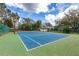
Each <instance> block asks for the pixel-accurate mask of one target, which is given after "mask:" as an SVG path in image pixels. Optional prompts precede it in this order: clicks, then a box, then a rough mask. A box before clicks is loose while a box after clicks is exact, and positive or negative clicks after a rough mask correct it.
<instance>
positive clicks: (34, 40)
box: [23, 34, 41, 45]
mask: <svg viewBox="0 0 79 59" xmlns="http://www.w3.org/2000/svg"><path fill="white" fill-rule="evenodd" d="M23 36H24V37H26V38H28V39H30V40H32V41H33V42H35V43H37V44H38V45H41V44H40V43H39V42H37V41H35V40H33V39H32V38H31V37H29V36H26V35H24V34H23Z"/></svg>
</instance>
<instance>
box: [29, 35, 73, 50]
mask: <svg viewBox="0 0 79 59" xmlns="http://www.w3.org/2000/svg"><path fill="white" fill-rule="evenodd" d="M70 37H72V36H68V37H66V38H60V39H58V40H55V41H53V42H49V43H46V44H42V45H41V46H38V47H35V48H32V49H29V51H31V50H33V49H36V48H40V47H43V46H46V45H48V44H52V43H55V42H57V41H60V40H63V39H67V38H70Z"/></svg>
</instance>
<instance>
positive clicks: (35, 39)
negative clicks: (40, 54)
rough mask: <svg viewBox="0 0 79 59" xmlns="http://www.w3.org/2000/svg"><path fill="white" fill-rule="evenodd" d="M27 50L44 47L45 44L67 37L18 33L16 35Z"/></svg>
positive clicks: (41, 33)
mask: <svg viewBox="0 0 79 59" xmlns="http://www.w3.org/2000/svg"><path fill="white" fill-rule="evenodd" d="M17 34H18V35H19V37H20V40H21V41H22V43H23V45H24V46H25V48H26V49H27V50H31V49H34V48H37V47H41V46H44V45H46V44H49V43H52V42H55V41H56V40H59V39H61V38H65V37H67V36H68V35H65V34H54V33H49V32H38V31H34V32H18V33H17Z"/></svg>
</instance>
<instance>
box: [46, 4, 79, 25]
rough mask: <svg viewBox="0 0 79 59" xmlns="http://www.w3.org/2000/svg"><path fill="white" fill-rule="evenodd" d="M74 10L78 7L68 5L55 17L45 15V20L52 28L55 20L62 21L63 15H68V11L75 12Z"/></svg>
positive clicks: (78, 7)
mask: <svg viewBox="0 0 79 59" xmlns="http://www.w3.org/2000/svg"><path fill="white" fill-rule="evenodd" d="M76 9H79V6H78V5H70V6H69V7H68V8H67V9H65V11H61V12H59V13H58V14H57V15H53V14H48V15H45V19H46V20H47V21H48V22H50V24H52V25H53V26H54V25H55V20H58V19H62V18H63V17H64V16H65V13H66V14H68V12H69V10H76Z"/></svg>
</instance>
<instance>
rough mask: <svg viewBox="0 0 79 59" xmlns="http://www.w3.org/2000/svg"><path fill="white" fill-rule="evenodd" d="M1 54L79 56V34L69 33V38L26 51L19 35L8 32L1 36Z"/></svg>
mask: <svg viewBox="0 0 79 59" xmlns="http://www.w3.org/2000/svg"><path fill="white" fill-rule="evenodd" d="M0 55H13V56H21V55H23V56H61V55H62V56H79V35H78V34H69V37H68V38H65V39H62V40H58V41H57V42H55V43H51V44H48V45H45V46H43V47H40V48H37V49H33V50H31V51H26V49H25V48H24V46H23V44H22V43H21V41H20V40H19V38H18V36H17V35H16V34H15V35H14V34H13V33H8V34H5V35H3V36H1V37H0Z"/></svg>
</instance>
